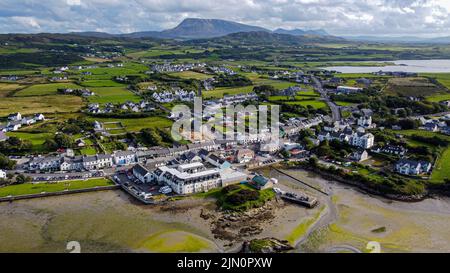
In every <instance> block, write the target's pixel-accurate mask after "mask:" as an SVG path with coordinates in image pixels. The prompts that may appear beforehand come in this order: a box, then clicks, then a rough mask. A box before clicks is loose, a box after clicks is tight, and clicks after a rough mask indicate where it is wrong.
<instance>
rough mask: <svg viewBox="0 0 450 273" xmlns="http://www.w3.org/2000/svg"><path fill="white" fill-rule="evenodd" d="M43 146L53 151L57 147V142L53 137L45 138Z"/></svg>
mask: <svg viewBox="0 0 450 273" xmlns="http://www.w3.org/2000/svg"><path fill="white" fill-rule="evenodd" d="M44 147H45V149H46V150H48V151H53V150H56V149H57V148H58V144H57V143H56V141H55V140H54V139H51V138H47V139H46V140H45V142H44Z"/></svg>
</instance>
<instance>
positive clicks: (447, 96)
mask: <svg viewBox="0 0 450 273" xmlns="http://www.w3.org/2000/svg"><path fill="white" fill-rule="evenodd" d="M426 99H427V101H429V102H441V101H445V100H450V94H437V95H432V96H429V97H427V98H426Z"/></svg>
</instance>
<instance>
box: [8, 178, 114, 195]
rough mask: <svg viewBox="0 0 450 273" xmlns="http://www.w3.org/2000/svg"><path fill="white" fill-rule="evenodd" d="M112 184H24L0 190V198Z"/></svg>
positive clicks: (99, 181)
mask: <svg viewBox="0 0 450 273" xmlns="http://www.w3.org/2000/svg"><path fill="white" fill-rule="evenodd" d="M110 185H114V183H113V182H112V181H111V180H109V179H106V178H99V179H90V180H76V181H75V180H74V181H63V182H53V183H45V182H43V183H36V184H32V183H25V184H20V185H12V186H6V187H2V188H0V197H5V196H9V195H12V196H19V195H27V194H36V193H41V192H59V191H64V190H66V189H68V190H78V189H87V188H94V187H101V186H110Z"/></svg>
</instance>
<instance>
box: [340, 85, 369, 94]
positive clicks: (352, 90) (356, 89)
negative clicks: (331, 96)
mask: <svg viewBox="0 0 450 273" xmlns="http://www.w3.org/2000/svg"><path fill="white" fill-rule="evenodd" d="M362 90H363V89H362V88H359V87H351V86H338V87H337V89H336V91H337V92H338V93H346V94H348V93H356V92H361V91H362Z"/></svg>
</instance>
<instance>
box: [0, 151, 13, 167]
mask: <svg viewBox="0 0 450 273" xmlns="http://www.w3.org/2000/svg"><path fill="white" fill-rule="evenodd" d="M15 166H16V162H15V161H14V160H10V159H9V158H8V157H6V156H4V155H3V154H0V169H6V170H12V169H14V167H15Z"/></svg>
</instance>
